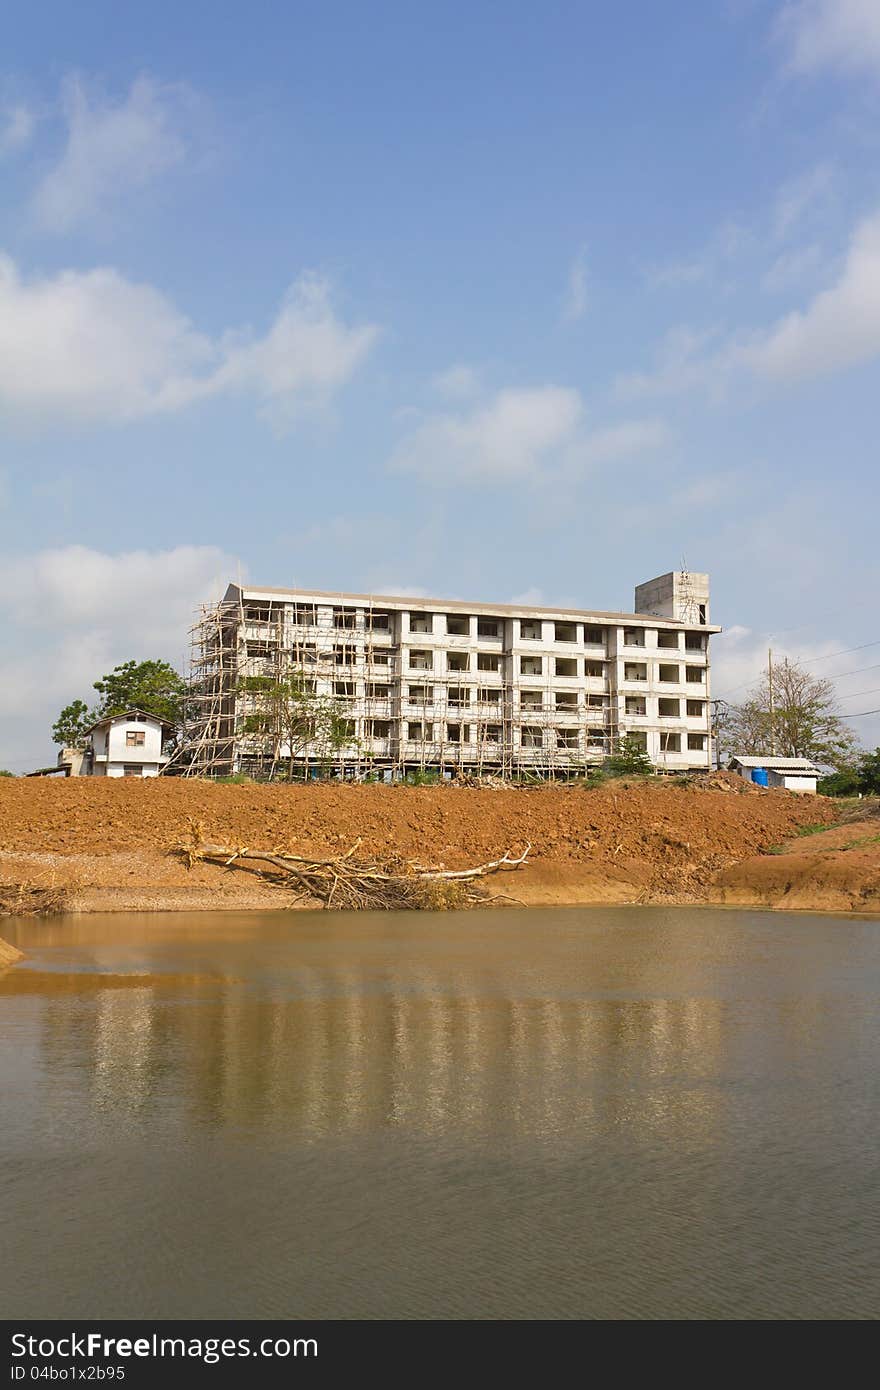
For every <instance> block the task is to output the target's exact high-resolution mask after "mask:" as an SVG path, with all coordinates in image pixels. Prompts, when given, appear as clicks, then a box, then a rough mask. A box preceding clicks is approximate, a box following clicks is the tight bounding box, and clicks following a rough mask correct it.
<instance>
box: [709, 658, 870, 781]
mask: <svg viewBox="0 0 880 1390" xmlns="http://www.w3.org/2000/svg"><path fill="white" fill-rule="evenodd" d="M773 706H774V709H773V714H772V715H771V713H770V685H769V681H768V679H767V678H766V677H765V679H764V681H763V682H762V684H761V685H760V686H759V688H758V690H757V691H756V692H755V694H754V695H752V696H750V697H749V699H748V700H744V701H743V703H742V704H740V705H731V706H730V711H729V714H728V716H727V719H726V720H725V727H724V741H725V745H726V746H727V747H728V748H729V749H730V751H731V752H733V753H743V754H747V755H749V756H752V757H764V756H770V755H771V753H772V751H773V749H774V746H775V752H776V754H777V756H778V757H780V758H809V759H811V760H812V761H814V762H818V763H827V764H828V765H829V766H830V767H833V768H835V769H836V770H838V771H840V770H843V769H844V768H846V767H850V766H852V763H853V759H854V755H855V748H856V736H855V734H854V733H853V731H852V729H850V728H849V727H848V726H847V724H846V723H845V722H844V720H842V719H841V718H840V717H839V715H838V714H837V713H836V712H835V695H834V686H833V684H832V682H831V681H829V680H822V679H819V678H817V677H816V676H811V675H810V674H809V672H808V671H805V670H804V669H803V667H802V666H800V665H799V664H798V663H797V662H796V661H789V660H788V658H785V659H784V660H783V661H781V662H779V663H778V664H777V665H776V666H775V667H774V670H773Z"/></svg>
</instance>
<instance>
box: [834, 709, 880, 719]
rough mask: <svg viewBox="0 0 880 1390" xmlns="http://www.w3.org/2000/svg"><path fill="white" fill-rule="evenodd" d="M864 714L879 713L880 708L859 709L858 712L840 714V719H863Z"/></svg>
mask: <svg viewBox="0 0 880 1390" xmlns="http://www.w3.org/2000/svg"><path fill="white" fill-rule="evenodd" d="M866 714H880V709H860V710H859V712H858V714H842V715H841V716H840V717H841V719H864V717H865V715H866Z"/></svg>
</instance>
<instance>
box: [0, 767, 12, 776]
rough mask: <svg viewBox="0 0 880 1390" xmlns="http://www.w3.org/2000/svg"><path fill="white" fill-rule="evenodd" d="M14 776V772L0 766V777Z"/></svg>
mask: <svg viewBox="0 0 880 1390" xmlns="http://www.w3.org/2000/svg"><path fill="white" fill-rule="evenodd" d="M14 776H15V773H14V772H10V771H9V770H8V768H5V767H0V777H14Z"/></svg>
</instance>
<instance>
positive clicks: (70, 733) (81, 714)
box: [52, 700, 97, 748]
mask: <svg viewBox="0 0 880 1390" xmlns="http://www.w3.org/2000/svg"><path fill="white" fill-rule="evenodd" d="M96 718H97V715H96V713H95V711H94V710H90V709H89V707H88V705H87V704H86V702H85V700H74V701H73V702H72V703H71V704H69V705H65V707H64V709H63V710H62V711H61V713H60V714H59V716H58V718H57V719H56V720H55V723H54V724H53V725H52V741H53V743H60V744H61V747H62V748H82V747H83V746H84V744H85V741H86V730H87V729H89V728H90V727H91V725H92V724H94V722H95V719H96Z"/></svg>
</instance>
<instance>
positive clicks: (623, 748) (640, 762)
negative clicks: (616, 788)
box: [603, 734, 654, 777]
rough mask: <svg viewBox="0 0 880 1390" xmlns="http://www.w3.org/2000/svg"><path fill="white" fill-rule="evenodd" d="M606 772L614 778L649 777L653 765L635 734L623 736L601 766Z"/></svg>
mask: <svg viewBox="0 0 880 1390" xmlns="http://www.w3.org/2000/svg"><path fill="white" fill-rule="evenodd" d="M603 766H604V768H605V770H606V772H610V773H612V774H613V775H615V776H618V777H620V776H625V775H630V776H632V775H636V776H642V777H649V776H651V774H652V773H653V771H654V764H653V763H652V762H651V759H650V758H649V757H648V754H647V753H646V751H645V749H644V748H643V747H642V744H641V741H640V740H639V737H638V735H637V734H624V736H623V738H622V739H621V740H620V742H619V743H618V745H617V748H616V750H615V752H614V753H612V754H611V757H610V758H606V759H605V762H604V764H603Z"/></svg>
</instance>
